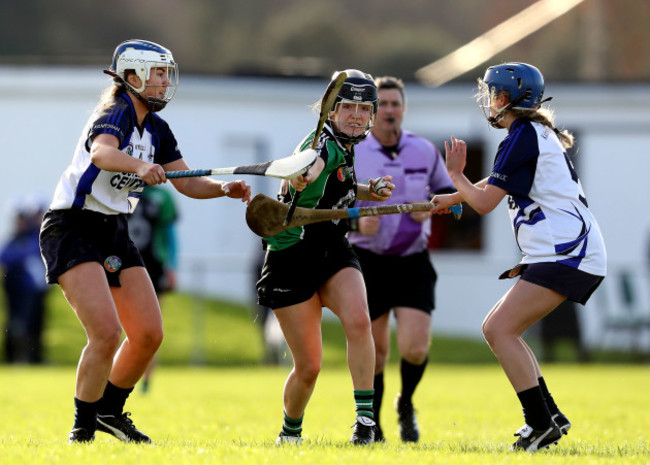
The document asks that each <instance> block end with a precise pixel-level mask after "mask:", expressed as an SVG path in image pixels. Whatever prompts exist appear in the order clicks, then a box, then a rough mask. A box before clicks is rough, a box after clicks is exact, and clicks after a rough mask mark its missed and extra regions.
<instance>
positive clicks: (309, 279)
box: [257, 237, 361, 310]
mask: <svg viewBox="0 0 650 465" xmlns="http://www.w3.org/2000/svg"><path fill="white" fill-rule="evenodd" d="M348 267H352V268H356V269H357V270H359V271H361V266H360V265H359V260H358V259H357V256H356V255H355V254H354V252H353V251H352V247H351V246H350V243H349V242H348V240H347V238H345V237H336V238H334V239H331V240H329V241H328V242H327V243H324V242H315V241H311V242H307V241H300V242H299V243H297V244H296V245H293V246H291V247H288V248H286V249H283V250H276V251H271V250H267V252H266V256H265V257H264V266H263V267H262V275H261V278H260V280H259V281H258V282H257V297H258V299H257V302H258V303H259V304H260V305H262V306H264V307H269V308H271V309H274V310H275V309H278V308H284V307H288V306H290V305H295V304H299V303H301V302H305V301H306V300H309V299H310V298H311V296H313V295H314V293H315V292H317V291H318V289H319V288H320V287H321V286H322V285H323V284H325V283H326V282H327V280H328V279H329V278H331V277H332V276H333V275H335V274H336V273H337V272H338V271H340V270H342V269H343V268H348Z"/></svg>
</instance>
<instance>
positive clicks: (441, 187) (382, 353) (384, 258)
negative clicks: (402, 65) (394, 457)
mask: <svg viewBox="0 0 650 465" xmlns="http://www.w3.org/2000/svg"><path fill="white" fill-rule="evenodd" d="M375 83H376V84H377V89H378V92H379V109H378V111H377V119H376V122H375V125H374V127H373V128H372V131H371V133H370V135H369V136H368V137H367V138H366V139H365V140H363V141H362V142H361V143H359V145H358V146H357V148H356V158H355V166H356V171H357V178H358V179H359V180H360V182H365V180H367V179H374V178H377V177H379V176H382V177H383V176H386V175H389V176H392V179H393V182H394V183H395V186H396V187H395V190H394V191H393V195H392V197H391V198H390V199H389V200H387V201H386V203H387V204H403V203H416V202H428V201H429V200H430V199H431V194H442V193H447V192H455V190H456V189H455V188H454V185H453V183H452V182H451V179H450V178H449V175H448V174H447V169H446V167H445V161H444V159H443V158H442V155H441V154H440V152H439V151H438V149H437V148H436V147H435V146H434V145H433V144H432V143H431V142H429V141H428V140H426V139H423V138H421V137H418V136H416V135H415V134H413V133H411V132H409V131H406V130H404V129H402V120H403V118H404V114H405V113H406V97H405V94H404V84H403V82H402V80H401V79H397V78H394V77H388V76H385V77H380V78H377V79H376V80H375ZM358 205H359V206H368V205H370V202H363V201H360V202H358ZM430 218H431V216H430V215H429V213H428V212H415V213H411V214H409V215H386V216H368V217H363V218H359V220H358V222H356V223H355V222H354V221H353V222H351V232H350V233H349V235H348V238H349V239H350V243H351V244H352V245H353V247H354V251H355V252H356V254H357V256H358V257H359V262H360V263H361V269H362V271H363V277H364V280H365V283H366V289H367V295H368V307H369V309H370V319H371V320H372V335H373V338H374V341H375V350H376V361H375V380H374V388H375V395H374V410H375V421H376V422H377V429H376V431H375V440H376V441H383V440H384V435H383V431H382V429H381V426H380V422H379V419H380V418H379V412H380V409H381V404H382V398H383V395H384V369H385V367H386V362H387V359H388V353H389V349H390V311H391V309H392V310H393V312H394V314H395V319H396V321H397V345H398V348H399V352H400V354H401V360H400V375H401V381H402V387H401V391H400V393H399V394H398V395H397V398H396V399H395V408H396V410H397V415H398V421H399V429H400V437H401V439H402V441H405V442H417V441H418V440H419V438H420V432H419V429H418V424H417V420H416V417H415V410H414V408H413V402H412V396H413V393H414V392H415V389H416V387H417V386H418V384H419V383H420V380H421V379H422V375H423V374H424V370H425V367H426V364H427V356H428V350H429V344H430V339H431V312H432V311H433V309H434V286H435V283H436V272H435V270H434V268H433V265H432V264H431V260H430V259H429V252H428V250H427V243H428V238H429V235H430V232H431V221H430Z"/></svg>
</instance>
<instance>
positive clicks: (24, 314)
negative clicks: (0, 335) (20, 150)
mask: <svg viewBox="0 0 650 465" xmlns="http://www.w3.org/2000/svg"><path fill="white" fill-rule="evenodd" d="M44 205H45V203H44V202H43V201H41V200H40V199H39V198H37V197H36V196H32V197H27V198H24V199H23V198H21V199H16V200H15V201H14V202H13V205H12V207H11V210H12V213H13V215H14V229H13V231H12V236H11V238H10V239H9V241H8V242H7V243H6V244H5V245H4V246H3V247H2V251H1V252H0V266H1V267H2V275H3V277H4V279H3V287H4V291H5V299H6V306H5V307H6V309H7V320H6V322H7V324H6V329H5V341H4V349H5V360H6V361H7V362H8V363H34V364H37V363H42V362H43V343H42V334H43V318H44V315H45V296H46V292H47V289H48V287H47V284H46V282H45V266H44V265H43V260H42V259H41V252H40V249H39V246H38V231H39V229H40V225H41V220H42V218H43V213H44V212H45V206H44Z"/></svg>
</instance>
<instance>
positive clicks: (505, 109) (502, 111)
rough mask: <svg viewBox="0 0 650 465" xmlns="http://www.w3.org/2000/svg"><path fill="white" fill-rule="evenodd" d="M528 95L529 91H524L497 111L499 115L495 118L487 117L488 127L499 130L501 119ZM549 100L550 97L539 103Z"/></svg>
mask: <svg viewBox="0 0 650 465" xmlns="http://www.w3.org/2000/svg"><path fill="white" fill-rule="evenodd" d="M529 95H530V91H526V92H524V93H523V94H521V95H520V96H519V97H517V98H516V99H514V100H513V101H512V102H509V103H508V104H507V105H506V106H505V107H502V108H501V109H500V110H498V111H499V113H498V114H497V115H496V116H488V118H487V121H488V123H490V126H492V127H493V128H497V129H501V126H499V121H501V120H502V119H503V117H504V116H505V115H506V113H507V112H508V111H510V109H511V108H512V107H514V106H515V105H517V104H518V103H519V102H521V101H522V100H523V99H525V98H526V97H528V96H529ZM549 100H551V97H549V98H547V99H546V100H542V101H541V102H540V105H541V104H542V103H544V102H547V101H549Z"/></svg>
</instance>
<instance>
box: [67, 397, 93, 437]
mask: <svg viewBox="0 0 650 465" xmlns="http://www.w3.org/2000/svg"><path fill="white" fill-rule="evenodd" d="M98 405H99V401H95V402H84V401H83V400H79V399H77V398H76V397H75V398H74V425H73V426H72V428H73V429H76V428H83V429H85V430H86V431H88V433H89V434H90V435H91V436H92V435H93V434H95V431H96V430H97V406H98Z"/></svg>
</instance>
